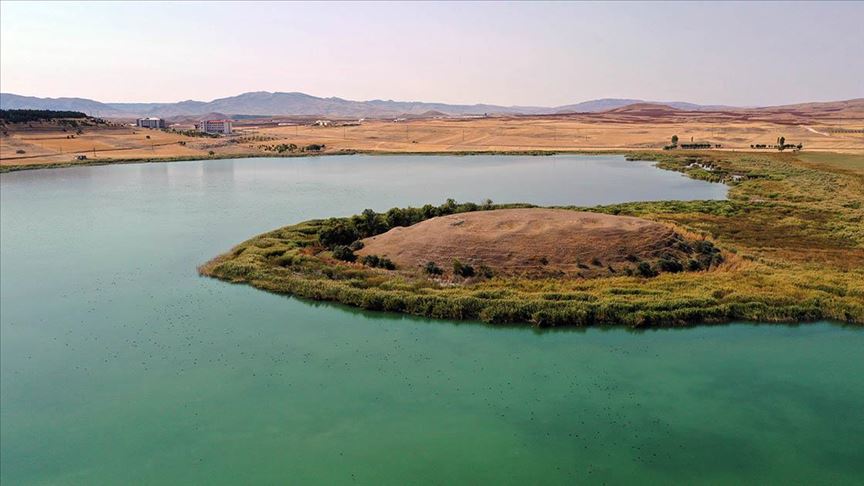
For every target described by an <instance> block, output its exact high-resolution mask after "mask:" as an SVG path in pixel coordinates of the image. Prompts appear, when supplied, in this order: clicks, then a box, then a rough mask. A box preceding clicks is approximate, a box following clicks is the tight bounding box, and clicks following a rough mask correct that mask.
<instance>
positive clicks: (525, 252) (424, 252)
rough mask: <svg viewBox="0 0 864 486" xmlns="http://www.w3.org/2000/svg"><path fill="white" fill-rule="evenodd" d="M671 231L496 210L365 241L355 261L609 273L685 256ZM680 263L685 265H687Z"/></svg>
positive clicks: (501, 271) (607, 219) (560, 212)
mask: <svg viewBox="0 0 864 486" xmlns="http://www.w3.org/2000/svg"><path fill="white" fill-rule="evenodd" d="M681 241H683V238H682V237H680V236H679V235H677V234H676V233H675V232H674V231H672V230H671V229H670V228H668V227H666V226H664V225H662V224H659V223H656V222H653V221H648V220H644V219H641V218H634V217H630V216H612V215H608V214H598V213H586V212H577V211H570V210H564V209H499V210H495V211H479V212H470V213H461V214H454V215H450V216H443V217H438V218H433V219H430V220H427V221H424V222H421V223H418V224H415V225H413V226H409V227H397V228H394V229H391V230H390V231H388V232H386V233H384V234H381V235H378V236H373V237H371V238H367V239H365V240H363V243H364V244H365V246H364V247H363V249H361V250H359V251H358V252H357V254H358V255H361V256H363V255H378V256H386V257H388V258H390V259H391V260H393V261H394V262H395V263H396V265H397V266H398V267H399V268H402V269H406V270H409V269H412V268H419V267H422V266H423V265H425V264H426V263H427V262H430V261H431V262H435V263H436V264H437V265H439V266H440V267H441V268H442V269H444V270H445V271H448V272H449V271H450V269H452V265H453V260H454V259H455V260H459V261H460V262H462V263H467V264H470V265H473V266H475V267H477V266H480V265H486V266H488V267H489V268H491V269H492V270H493V271H494V272H495V274H496V275H537V274H562V273H563V274H566V275H572V276H578V275H582V276H599V275H608V274H609V273H610V270H609V267H610V266H611V267H612V269H613V270H621V269H622V268H624V267H632V266H633V262H634V260H635V259H634V257H635V258H638V259H639V260H654V259H657V258H660V257H661V256H666V257H673V258H685V257H686V255H685V253H684V252H683V251H682V250H681V249H680V248H679V247H678V246H676V243H678V242H681ZM685 261H686V260H685Z"/></svg>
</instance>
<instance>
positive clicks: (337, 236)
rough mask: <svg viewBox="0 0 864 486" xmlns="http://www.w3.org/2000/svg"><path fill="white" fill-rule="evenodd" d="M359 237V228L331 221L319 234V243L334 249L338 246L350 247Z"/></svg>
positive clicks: (340, 221)
mask: <svg viewBox="0 0 864 486" xmlns="http://www.w3.org/2000/svg"><path fill="white" fill-rule="evenodd" d="M358 236H360V235H359V234H357V228H355V227H354V225H353V224H351V223H350V222H346V221H343V220H339V219H331V220H328V221H327V222H326V223H324V227H323V228H322V229H321V231H319V232H318V241H320V242H321V244H322V245H324V246H325V247H327V248H333V247H334V246H336V245H350V244H351V243H352V242H353V241H355V240H357V239H358Z"/></svg>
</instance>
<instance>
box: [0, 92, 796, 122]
mask: <svg viewBox="0 0 864 486" xmlns="http://www.w3.org/2000/svg"><path fill="white" fill-rule="evenodd" d="M641 103H651V104H657V105H665V106H668V107H672V108H675V109H678V110H687V111H700V110H724V109H732V107H728V106H720V105H697V104H694V103H685V102H680V101H672V102H669V101H659V102H658V101H645V100H637V99H618V98H605V99H598V100H591V101H584V102H582V103H576V104H572V105H563V106H555V107H541V106H498V105H487V104H476V105H451V104H447V103H426V102H419V101H393V100H371V101H352V100H346V99H342V98H319V97H317V96H312V95H308V94H305V93H296V92H294V93H282V92H276V93H271V92H268V91H256V92H250V93H243V94H241V95H237V96H231V97H228V98H219V99H216V100H213V101H194V100H187V101H180V102H177V103H103V102H100V101H95V100H90V99H86V98H37V97H33V96H21V95H16V94H12V93H0V108H2V109H4V110H8V109H42V110H71V111H81V112H84V113H86V114H88V115H91V116H98V117H103V118H134V117H139V116H160V117H164V118H172V117H195V116H202V115H206V114H211V113H219V114H222V113H224V114H226V116H242V115H247V116H248V115H258V116H320V117H342V118H363V117H370V118H388V117H402V116H410V117H416V116H434V115H439V116H440V115H449V116H462V115H482V114H484V113H485V114H489V115H545V114H561V113H597V112H603V111H609V110H614V109H618V108H621V107H625V106H629V105H634V104H641ZM788 106H794V105H788ZM778 108H779V107H778Z"/></svg>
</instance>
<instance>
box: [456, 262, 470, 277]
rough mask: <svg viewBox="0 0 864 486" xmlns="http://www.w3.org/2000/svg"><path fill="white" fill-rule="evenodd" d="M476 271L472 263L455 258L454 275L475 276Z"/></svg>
mask: <svg viewBox="0 0 864 486" xmlns="http://www.w3.org/2000/svg"><path fill="white" fill-rule="evenodd" d="M474 273H475V272H474V267H472V266H471V265H468V264H465V263H462V262H460V261H459V260H453V275H458V276H460V277H465V278H468V277H473V276H474Z"/></svg>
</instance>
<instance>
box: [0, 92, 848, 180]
mask: <svg viewBox="0 0 864 486" xmlns="http://www.w3.org/2000/svg"><path fill="white" fill-rule="evenodd" d="M255 122H256V121H248V122H245V123H248V124H247V125H245V126H244V125H236V126H235V133H234V134H233V135H231V136H227V137H220V138H200V137H190V136H186V135H182V134H180V133H171V132H165V131H160V130H146V129H132V128H124V127H105V128H86V129H84V130H83V133H80V134H75V133H74V132H71V131H69V132H66V131H62V130H60V128H59V127H50V126H39V127H36V128H32V129H31V128H23V127H17V126H9V127H6V128H4V132H3V135H2V138H0V166H2V167H4V168H6V169H7V170H9V169H10V168H13V167H16V168H17V167H22V166H31V165H32V166H37V165H51V164H69V163H81V162H83V163H105V162H110V161H115V160H123V161H129V160H160V159H172V158H173V159H178V158H207V157H210V156H213V157H230V156H285V155H309V154H310V152H301V151H299V150H294V151H289V150H288V146H289V145H290V144H294V145H295V146H297V147H301V148H302V147H305V146H307V145H310V144H318V145H324V146H325V147H324V150H323V151H322V152H319V151H314V152H313V153H340V152H346V151H368V152H395V153H440V152H450V153H460V152H490V151H494V152H517V151H554V152H566V151H632V150H658V149H662V147H663V146H664V145H666V144H668V143H669V140H670V138H671V137H672V135H677V136H678V137H679V139H680V141H681V142H682V143H684V142H688V141H690V140H691V139H692V140H693V141H705V142H710V143H712V144H720V145H721V146H722V147H721V148H720V149H719V150H751V148H750V146H751V145H753V144H773V143H776V140H777V138H778V137H781V136H782V137H785V139H786V142H787V143H792V144H798V143H801V144H803V145H804V151H805V153H807V152H826V151H830V152H838V153H848V154H862V153H864V132H862V131H861V130H862V129H864V110H861V109H860V108H859V107H858V106H857V105H854V106H853V108H849V109H846V110H845V111H842V112H839V113H834V112H830V113H823V112H817V113H806V112H805V113H797V114H790V113H788V112H782V113H771V112H766V111H764V110H761V111H757V112H753V113H749V112H746V111H743V112H682V111H679V110H672V109H665V108H660V109H658V108H656V107H653V106H647V107H646V106H641V105H633V106H632V107H627V108H625V109H618V110H612V111H609V112H605V113H584V114H568V115H548V116H514V117H488V118H436V119H414V120H411V119H409V120H403V121H399V122H394V121H392V120H370V121H363V122H362V123H359V124H357V123H356V122H354V123H351V124H347V123H345V124H342V123H340V122H338V121H337V122H334V125H333V126H323V127H322V126H311V125H308V124H299V123H298V124H296V125H284V124H283V125H282V126H280V125H279V124H278V123H275V122H270V121H268V120H261V121H260V123H258V124H257V125H255V124H251V123H255ZM184 128H186V127H184ZM73 136H74V138H73ZM148 136H149V137H150V138H147V137H148ZM21 151H23V153H20V152H21ZM764 151H765V150H763V152H764ZM211 152H212V154H211ZM78 155H83V156H86V157H87V159H86V160H84V161H77V160H76V156H78ZM838 160H839V159H838Z"/></svg>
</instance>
